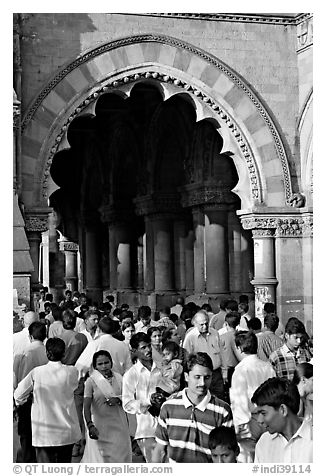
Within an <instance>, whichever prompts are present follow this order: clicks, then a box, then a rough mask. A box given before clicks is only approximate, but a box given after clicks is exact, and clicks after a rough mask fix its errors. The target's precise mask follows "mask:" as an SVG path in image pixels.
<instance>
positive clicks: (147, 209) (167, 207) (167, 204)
mask: <svg viewBox="0 0 326 476" xmlns="http://www.w3.org/2000/svg"><path fill="white" fill-rule="evenodd" d="M134 203H135V205H136V214H137V215H140V216H144V215H145V216H146V215H154V214H155V215H157V214H162V213H163V214H166V213H167V214H172V215H173V214H177V213H180V211H181V210H182V209H181V207H180V196H179V194H178V193H168V192H156V193H153V194H150V195H143V196H141V197H136V198H135V199H134Z"/></svg>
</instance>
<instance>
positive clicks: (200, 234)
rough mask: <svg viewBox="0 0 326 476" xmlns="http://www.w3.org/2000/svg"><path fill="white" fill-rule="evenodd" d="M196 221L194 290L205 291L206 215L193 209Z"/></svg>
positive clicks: (199, 292)
mask: <svg viewBox="0 0 326 476" xmlns="http://www.w3.org/2000/svg"><path fill="white" fill-rule="evenodd" d="M193 222H194V235H195V242H194V292H195V293H198V294H201V293H204V292H205V275H206V272H205V250H204V248H205V217H204V214H203V212H202V211H201V210H199V209H194V210H193Z"/></svg>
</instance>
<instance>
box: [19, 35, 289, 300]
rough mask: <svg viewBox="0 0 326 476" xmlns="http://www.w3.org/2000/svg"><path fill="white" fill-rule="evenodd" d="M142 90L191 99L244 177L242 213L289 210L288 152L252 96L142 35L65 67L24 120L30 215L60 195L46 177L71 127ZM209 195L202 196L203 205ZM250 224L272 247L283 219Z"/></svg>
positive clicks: (207, 59)
mask: <svg viewBox="0 0 326 476" xmlns="http://www.w3.org/2000/svg"><path fill="white" fill-rule="evenodd" d="M139 82H148V83H155V84H156V85H158V86H159V88H160V89H161V93H162V96H163V98H164V99H165V100H166V99H167V98H170V97H172V96H173V95H177V94H180V95H183V96H186V97H187V98H188V99H189V100H190V101H192V102H193V104H194V105H195V109H196V116H197V121H200V120H203V119H209V120H212V121H213V122H214V124H215V126H216V129H219V130H220V131H221V133H222V136H223V139H224V143H223V144H224V149H223V151H222V152H229V151H231V152H233V157H232V158H233V161H234V163H235V166H236V168H237V171H238V177H239V182H238V184H237V185H236V186H235V187H234V189H233V191H234V192H235V193H236V194H237V195H238V196H239V197H240V199H241V209H242V210H245V211H246V213H247V214H248V213H250V211H252V212H253V213H255V212H256V213H257V209H259V208H261V209H262V210H263V211H264V213H265V215H266V214H267V216H268V209H269V208H272V207H273V208H274V210H275V208H284V207H285V206H286V205H287V201H288V200H289V198H290V197H291V195H292V186H291V180H290V173H289V168H288V161H287V157H286V153H285V149H284V147H283V144H282V140H281V138H280V135H279V133H278V130H277V128H276V126H275V124H274V122H273V120H272V119H271V117H270V115H269V114H268V111H267V110H266V108H265V107H264V106H263V104H262V103H261V101H260V100H259V98H258V97H257V95H256V94H255V93H254V92H253V91H252V89H251V88H250V87H249V86H248V85H247V84H246V83H245V81H244V80H243V79H242V78H241V77H240V76H239V75H238V74H237V73H236V72H235V71H233V70H232V69H231V68H229V67H228V66H227V65H225V64H224V63H222V62H221V61H219V60H218V59H217V58H215V57H214V56H212V55H209V54H208V53H206V52H203V51H201V50H199V49H197V48H195V47H193V46H192V45H189V44H186V43H184V42H181V41H179V40H176V39H173V38H169V37H165V36H155V35H139V36H137V37H130V38H125V39H121V40H118V41H115V42H112V43H109V44H106V45H102V46H100V47H99V48H96V49H94V50H92V51H90V52H87V53H86V54H84V55H82V56H80V57H79V58H78V59H77V60H76V61H74V62H73V63H71V64H69V65H67V66H66V67H65V68H63V69H62V70H61V71H60V72H59V73H58V74H57V75H56V76H55V77H54V78H53V80H52V81H51V82H50V83H49V85H48V86H47V87H46V88H44V90H43V91H42V92H41V93H40V95H39V96H38V98H37V99H36V100H35V102H34V104H33V105H32V106H31V108H30V109H29V111H28V112H27V114H26V115H25V117H24V119H23V123H22V126H23V156H24V160H23V162H24V163H26V164H28V171H27V169H26V170H25V175H24V171H23V176H24V178H25V180H24V184H25V186H24V185H23V198H24V201H25V203H26V206H27V208H28V209H30V214H31V215H33V210H34V213H36V211H37V210H36V209H37V207H39V208H40V210H42V207H43V210H46V205H47V198H48V197H49V195H50V194H51V193H52V192H53V191H54V190H55V189H56V188H57V186H56V185H55V184H54V182H53V181H52V179H51V177H50V174H49V171H50V166H51V163H52V159H53V157H54V155H55V154H56V153H57V152H58V151H60V150H65V149H69V147H70V145H69V141H68V140H67V131H68V129H69V125H70V124H71V123H72V122H73V121H74V120H75V119H76V118H78V117H80V116H83V115H85V114H90V115H94V111H95V108H96V104H97V101H98V99H99V98H100V97H101V96H102V95H105V94H107V93H108V92H115V93H117V94H118V95H120V96H121V97H125V98H128V97H129V96H130V94H131V91H132V89H133V87H134V85H136V84H138V83H139ZM27 150H28V151H29V152H28V153H27V152H26V153H25V151H27ZM210 193H211V191H210V190H207V189H205V190H202V191H201V194H202V195H203V194H204V195H205V196H206V197H207V196H208V197H209V194H210ZM202 195H201V196H202ZM258 213H259V212H258ZM250 220H251V217H249V218H248V219H247V218H246V217H244V220H243V221H242V224H243V227H244V228H245V229H249V230H256V229H260V228H261V227H262V228H267V232H266V234H267V235H268V238H269V241H270V242H273V237H274V230H275V229H276V228H277V226H278V225H277V223H278V219H274V218H273V219H271V220H270V219H269V218H267V222H268V223H267V225H265V221H264V224H263V225H262V226H260V222H259V220H260V218H259V217H258V219H257V217H255V216H254V218H253V219H252V220H251V221H250ZM270 228H272V229H274V230H273V231H270ZM258 231H259V230H258ZM256 235H257V236H259V237H260V236H261V234H260V233H258V234H257V233H256ZM257 239H258V238H257ZM265 241H266V240H265ZM266 242H267V241H266ZM272 247H273V245H272ZM265 248H266V249H270V247H269V246H266V247H265ZM271 256H272V255H271ZM273 259H274V258H273ZM264 273H265V270H264ZM274 274H275V271H274ZM266 279H267V283H268V285H271V287H274V289H275V285H276V282H277V280H276V278H275V276H272V277H270V276H269V277H268V278H266V276H265V275H264V276H263V277H262V279H260V281H259V282H258V281H257V282H256V283H255V286H256V288H257V287H258V288H259V286H261V285H264V283H265V282H266ZM265 284H266V283H265ZM274 295H275V294H274Z"/></svg>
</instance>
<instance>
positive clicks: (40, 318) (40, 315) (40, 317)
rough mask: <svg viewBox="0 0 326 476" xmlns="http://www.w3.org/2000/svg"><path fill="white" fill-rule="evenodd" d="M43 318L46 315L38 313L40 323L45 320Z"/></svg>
mask: <svg viewBox="0 0 326 476" xmlns="http://www.w3.org/2000/svg"><path fill="white" fill-rule="evenodd" d="M45 316H46V314H45V312H44V311H41V312H39V313H38V318H39V320H40V321H42V320H43V319H45Z"/></svg>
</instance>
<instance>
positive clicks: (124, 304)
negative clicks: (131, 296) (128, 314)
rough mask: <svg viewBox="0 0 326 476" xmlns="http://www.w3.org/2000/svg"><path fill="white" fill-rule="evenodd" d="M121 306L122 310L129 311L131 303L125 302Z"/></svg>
mask: <svg viewBox="0 0 326 476" xmlns="http://www.w3.org/2000/svg"><path fill="white" fill-rule="evenodd" d="M120 307H121V309H122V310H125V311H128V309H129V304H127V303H123V304H121V306H120Z"/></svg>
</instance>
